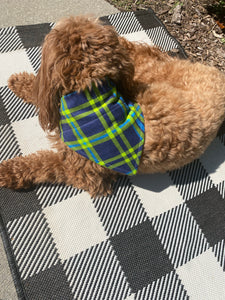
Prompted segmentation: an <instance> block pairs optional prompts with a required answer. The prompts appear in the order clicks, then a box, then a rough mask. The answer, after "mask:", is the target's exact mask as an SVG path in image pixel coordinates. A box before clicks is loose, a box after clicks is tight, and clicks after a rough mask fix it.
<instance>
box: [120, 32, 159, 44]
mask: <svg viewBox="0 0 225 300" xmlns="http://www.w3.org/2000/svg"><path fill="white" fill-rule="evenodd" d="M122 36H123V37H124V38H126V39H127V40H128V41H130V42H139V43H147V44H148V45H150V46H153V45H154V44H153V42H152V41H151V40H150V39H149V37H148V35H147V34H146V32H145V31H144V30H142V31H138V32H132V33H127V34H123V35H122Z"/></svg>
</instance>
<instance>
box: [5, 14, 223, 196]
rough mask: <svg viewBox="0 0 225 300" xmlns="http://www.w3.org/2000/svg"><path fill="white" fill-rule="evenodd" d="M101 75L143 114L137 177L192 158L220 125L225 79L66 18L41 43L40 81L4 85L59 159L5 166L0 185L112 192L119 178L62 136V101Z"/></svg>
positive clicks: (40, 156) (34, 157) (41, 155)
mask: <svg viewBox="0 0 225 300" xmlns="http://www.w3.org/2000/svg"><path fill="white" fill-rule="evenodd" d="M106 76H107V77H109V78H111V79H112V80H113V81H114V82H115V83H116V85H117V87H118V89H119V90H120V91H121V93H122V94H123V95H124V97H125V98H126V97H129V98H130V99H132V100H133V101H137V102H138V103H139V104H140V105H141V107H142V111H143V114H144V118H145V130H146V133H145V145H144V150H143V154H142V158H141V162H140V166H139V169H138V172H139V173H153V172H165V171H168V170H173V169H175V168H179V167H182V166H183V165H185V164H187V163H189V162H191V161H192V160H194V159H196V158H197V157H199V156H200V155H201V154H202V153H203V152H204V151H205V149H206V148H207V146H208V145H209V144H210V142H211V141H212V140H213V139H214V138H215V136H216V134H217V132H218V130H219V128H220V126H221V124H222V123H223V120H224V118H225V76H224V74H222V73H221V72H220V71H218V70H217V69H215V68H212V67H208V66H205V65H202V64H199V63H195V64H193V63H191V62H190V61H188V60H187V61H184V60H179V59H177V58H171V57H170V56H168V55H167V54H166V53H162V52H161V51H160V50H159V49H157V48H154V47H150V46H148V45H146V44H138V43H132V42H129V41H127V40H126V39H124V38H123V37H119V36H118V35H117V33H116V32H115V30H114V29H113V28H112V27H110V26H103V25H102V24H101V23H100V22H99V21H97V20H93V19H89V18H87V17H84V16H82V17H76V18H74V17H70V18H67V19H63V20H61V21H60V22H59V23H57V25H56V26H55V28H54V29H53V30H52V31H51V32H50V33H49V34H48V35H47V36H46V38H45V41H44V44H43V50H42V62H41V67H40V70H39V72H38V74H37V76H36V77H35V76H34V75H33V74H28V73H26V72H25V73H22V74H14V75H12V76H11V77H10V79H9V81H8V86H9V88H10V89H11V90H12V91H13V92H14V93H15V94H16V95H17V96H19V97H21V98H23V99H24V100H25V101H27V102H31V103H33V104H34V105H36V106H37V108H38V109H39V120H40V124H41V126H42V128H43V129H44V130H49V131H50V132H51V136H50V138H51V139H52V141H53V144H54V147H55V148H56V150H57V152H53V151H40V152H37V153H34V154H31V155H28V156H25V157H16V158H14V159H11V160H8V161H3V162H2V163H1V164H0V186H2V187H3V186H4V187H10V188H15V189H18V188H24V187H28V186H30V184H33V183H41V182H58V183H59V182H64V183H66V184H68V185H73V186H75V187H77V188H82V189H84V190H88V191H89V193H90V194H91V195H92V196H96V195H102V194H103V195H106V194H107V193H110V192H111V188H112V182H113V181H114V180H115V179H116V177H117V176H118V174H117V173H116V172H114V171H111V170H109V169H105V168H104V167H101V166H99V165H97V164H95V163H94V162H91V161H89V160H87V159H86V158H84V157H82V156H80V155H79V154H77V153H76V152H74V151H73V150H71V149H69V148H68V147H67V146H66V145H65V144H63V142H62V141H61V140H60V137H59V103H60V98H61V96H62V95H65V94H68V93H70V92H72V91H74V90H77V91H81V90H83V89H84V88H85V87H90V86H91V83H92V82H95V83H96V84H98V83H99V82H100V81H101V80H102V79H104V78H105V77H106Z"/></svg>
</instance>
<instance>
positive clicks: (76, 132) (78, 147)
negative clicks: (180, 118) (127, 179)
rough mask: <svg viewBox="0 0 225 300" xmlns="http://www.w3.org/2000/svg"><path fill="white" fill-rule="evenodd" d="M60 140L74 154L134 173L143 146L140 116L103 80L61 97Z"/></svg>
mask: <svg viewBox="0 0 225 300" xmlns="http://www.w3.org/2000/svg"><path fill="white" fill-rule="evenodd" d="M60 116H61V120H60V137H61V139H62V140H63V141H64V142H65V143H66V144H67V145H68V147H70V148H71V149H73V150H74V151H76V152H78V153H79V154H81V155H82V156H84V157H86V158H88V159H90V160H92V161H94V162H95V163H97V164H99V165H101V166H104V167H106V168H109V169H112V170H115V171H117V172H119V173H122V174H128V175H134V174H136V172H137V169H138V165H139V162H140V157H141V154H142V149H143V144H144V117H143V114H142V111H141V108H140V106H139V105H138V104H137V103H132V102H130V101H125V100H124V99H123V97H122V96H121V95H120V93H119V92H118V90H117V88H116V86H115V84H114V83H112V82H111V81H109V80H106V81H104V82H103V83H102V85H100V86H99V87H97V86H96V85H95V84H92V88H91V89H90V90H89V89H88V88H86V89H85V90H84V91H82V92H80V93H78V92H73V93H71V94H68V95H66V96H63V97H62V98H61V106H60Z"/></svg>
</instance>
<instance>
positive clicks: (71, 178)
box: [0, 150, 118, 197]
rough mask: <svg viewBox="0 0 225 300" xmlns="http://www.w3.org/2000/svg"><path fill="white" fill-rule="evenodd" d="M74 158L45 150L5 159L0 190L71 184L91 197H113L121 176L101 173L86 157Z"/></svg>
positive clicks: (0, 167)
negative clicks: (114, 187) (111, 195)
mask: <svg viewBox="0 0 225 300" xmlns="http://www.w3.org/2000/svg"><path fill="white" fill-rule="evenodd" d="M74 153H75V152H74ZM74 155H75V154H74ZM74 155H68V156H69V158H68V157H66V154H65V152H63V151H62V152H54V151H49V150H44V151H39V152H37V153H34V154H29V155H27V156H18V157H15V158H12V159H9V160H5V161H3V162H2V163H0V188H1V187H6V188H11V189H26V188H29V187H31V186H32V185H34V184H39V183H45V182H49V183H65V184H67V185H72V186H74V187H76V188H79V189H83V190H86V191H88V192H89V194H90V195H91V196H92V197H95V196H98V195H107V194H111V193H112V182H113V181H115V180H116V178H117V176H118V175H117V174H116V173H115V172H112V173H111V172H108V170H107V171H105V168H103V169H102V171H100V170H99V169H101V168H102V167H100V166H98V165H95V164H94V165H92V163H91V162H89V161H88V160H87V159H85V158H82V157H80V158H77V161H76V160H74V159H73V158H74ZM95 168H96V170H95Z"/></svg>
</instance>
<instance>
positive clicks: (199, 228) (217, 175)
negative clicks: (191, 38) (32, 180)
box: [0, 10, 225, 300]
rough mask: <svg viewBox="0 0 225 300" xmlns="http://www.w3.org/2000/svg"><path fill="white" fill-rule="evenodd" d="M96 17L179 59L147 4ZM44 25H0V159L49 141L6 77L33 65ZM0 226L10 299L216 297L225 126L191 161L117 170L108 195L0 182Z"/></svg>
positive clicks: (224, 210)
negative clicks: (129, 172) (150, 169)
mask: <svg viewBox="0 0 225 300" xmlns="http://www.w3.org/2000/svg"><path fill="white" fill-rule="evenodd" d="M102 19H103V21H104V22H105V23H106V24H110V25H113V26H114V27H115V28H116V30H117V31H118V33H119V34H120V35H123V36H125V37H126V38H127V39H129V40H132V41H144V42H146V43H149V44H150V45H153V44H154V45H157V46H159V47H160V48H161V49H162V51H171V52H172V53H176V54H177V55H179V56H180V57H181V58H186V54H185V52H184V51H183V49H182V48H181V46H180V44H179V43H178V42H177V41H176V40H175V39H174V38H173V37H172V36H171V35H170V34H169V33H168V31H167V30H166V28H165V27H164V25H163V24H162V23H161V22H160V21H159V19H158V18H157V17H156V16H155V14H154V12H153V11H151V10H149V11H140V12H121V13H118V14H114V15H110V16H106V17H103V18H102ZM53 25H54V24H53V23H48V24H38V25H31V26H16V27H9V28H4V29H0V66H1V68H0V161H2V160H5V159H9V158H13V157H15V156H18V155H26V154H30V153H33V152H35V151H37V150H40V149H48V148H49V147H50V145H49V142H48V140H47V138H46V135H45V133H44V132H43V131H42V129H41V128H40V126H39V123H38V117H37V114H36V112H35V109H34V107H33V106H32V105H30V104H26V103H24V102H23V101H22V99H19V98H18V97H16V96H15V95H14V94H13V93H12V92H11V91H10V90H9V88H8V87H7V79H8V78H9V76H10V75H11V74H13V73H18V72H22V71H27V72H33V73H37V72H38V69H39V67H40V60H41V44H42V42H43V39H44V36H45V35H46V34H47V33H48V32H49V31H50V30H51V29H52V27H53ZM0 223H1V233H2V237H3V241H4V245H5V248H6V252H7V256H8V260H9V263H10V267H11V270H12V273H13V278H14V282H15V286H16V289H17V293H18V297H19V299H28V300H46V299H48V300H51V299H54V300H62V299H63V300H70V299H71V300H72V299H76V300H100V299H101V300H112V299H114V300H134V299H135V300H154V299H157V300H160V299H161V300H163V299H164V300H165V299H166V300H170V299H171V300H177V299H179V300H180V299H185V300H186V299H193V300H201V299H202V300H207V299H210V300H212V299H215V300H224V299H225V243H224V240H225V126H223V127H222V128H221V130H220V131H219V133H218V136H217V137H216V139H215V140H214V141H213V143H212V144H211V145H210V147H209V148H208V150H207V151H206V152H205V154H204V155H202V156H201V157H200V158H199V159H197V160H195V161H194V162H192V163H191V164H189V165H187V166H185V167H183V168H181V169H179V170H176V171H173V172H168V173H166V174H154V175H143V176H133V177H126V176H124V177H121V178H119V180H118V181H117V183H116V184H115V194H113V195H112V196H109V197H100V198H95V199H93V198H91V197H90V196H89V195H88V194H87V193H86V192H84V191H82V190H79V189H76V188H72V187H68V186H64V185H52V184H41V185H38V186H36V187H34V188H33V189H30V190H28V191H11V190H9V189H3V188H2V189H0Z"/></svg>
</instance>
